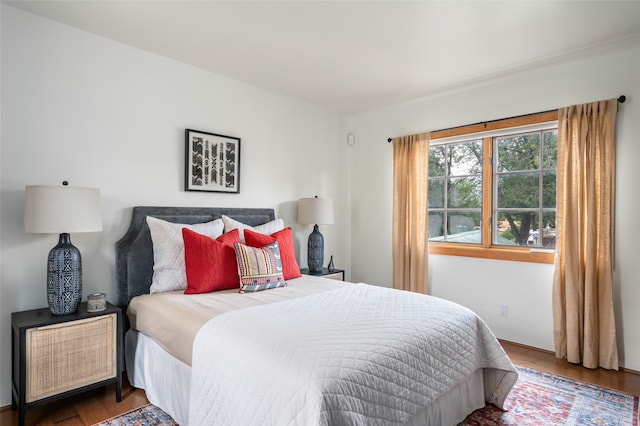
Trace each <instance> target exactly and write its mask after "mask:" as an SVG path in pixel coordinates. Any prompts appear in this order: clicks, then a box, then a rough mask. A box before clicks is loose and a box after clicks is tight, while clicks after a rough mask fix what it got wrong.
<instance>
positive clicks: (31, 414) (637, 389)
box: [0, 341, 640, 426]
mask: <svg viewBox="0 0 640 426" xmlns="http://www.w3.org/2000/svg"><path fill="white" fill-rule="evenodd" d="M501 343H502V346H503V347H504V348H505V350H506V351H507V353H508V354H509V357H511V360H512V361H513V362H514V363H515V364H518V365H522V366H525V367H530V368H535V369H537V370H542V371H546V372H549V373H553V374H557V375H559V376H564V377H569V378H572V379H576V380H581V381H584V382H588V383H593V384H596V385H600V386H605V387H608V388H612V389H616V390H618V391H621V392H626V393H630V394H632V395H636V396H640V374H639V373H638V372H632V371H610V370H603V369H597V370H589V369H586V368H583V367H580V366H577V365H572V364H569V363H568V362H566V361H562V360H559V359H557V358H556V357H555V356H554V355H553V354H552V353H551V352H548V351H542V350H539V349H535V348H531V347H527V346H523V345H519V344H515V343H511V342H505V341H501ZM147 402H148V401H147V398H146V396H145V393H144V391H142V390H139V389H133V388H131V386H129V384H128V382H127V381H126V380H124V384H123V389H122V402H120V403H116V402H115V389H114V387H113V386H108V387H105V388H103V389H98V390H95V391H92V392H87V393H85V394H83V395H80V396H76V397H72V398H68V399H66V400H62V401H59V402H56V403H51V404H48V405H45V406H42V407H37V408H33V409H30V410H27V416H26V422H25V424H26V425H46V426H49V425H61V426H85V425H86V426H90V425H92V424H94V423H96V422H99V421H102V420H105V419H108V418H111V417H113V416H116V415H118V414H121V413H125V412H127V411H130V410H133V409H135V408H137V407H140V406H142V405H145V404H146V403H147ZM17 424H18V413H17V411H12V410H11V407H10V406H6V407H2V409H1V410H0V425H2V426H5V425H6V426H15V425H17Z"/></svg>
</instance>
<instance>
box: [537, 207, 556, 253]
mask: <svg viewBox="0 0 640 426" xmlns="http://www.w3.org/2000/svg"><path fill="white" fill-rule="evenodd" d="M542 224H543V228H542V240H541V244H542V247H544V248H546V249H554V248H556V212H555V211H544V212H543V214H542Z"/></svg>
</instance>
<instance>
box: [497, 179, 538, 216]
mask: <svg viewBox="0 0 640 426" xmlns="http://www.w3.org/2000/svg"><path fill="white" fill-rule="evenodd" d="M497 179H498V202H497V205H498V208H521V207H529V208H539V207H540V204H539V199H540V178H539V177H538V173H513V174H504V175H499V176H498V177H497Z"/></svg>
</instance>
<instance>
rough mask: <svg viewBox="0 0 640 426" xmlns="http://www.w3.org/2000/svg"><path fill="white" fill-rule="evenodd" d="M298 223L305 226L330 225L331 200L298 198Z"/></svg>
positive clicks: (331, 222)
mask: <svg viewBox="0 0 640 426" xmlns="http://www.w3.org/2000/svg"><path fill="white" fill-rule="evenodd" d="M298 223H302V224H305V225H332V224H333V200H331V199H330V198H318V197H315V198H300V200H298Z"/></svg>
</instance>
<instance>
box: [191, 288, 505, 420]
mask: <svg viewBox="0 0 640 426" xmlns="http://www.w3.org/2000/svg"><path fill="white" fill-rule="evenodd" d="M268 291H278V289H274V290H268ZM478 369H483V372H484V399H485V401H488V402H492V403H493V404H495V405H497V406H500V407H501V406H502V404H503V403H504V400H505V398H506V396H507V394H508V393H509V391H510V390H511V387H512V386H513V385H514V384H515V382H516V380H517V372H516V370H515V368H514V367H513V365H512V364H511V361H510V360H509V358H508V357H507V356H506V354H505V353H504V351H503V349H502V347H501V346H500V344H499V343H498V342H497V340H496V338H495V337H494V335H493V333H492V332H491V330H489V328H488V327H487V326H486V324H485V323H484V322H483V321H482V320H481V319H480V318H479V317H478V316H476V315H475V314H474V313H473V312H471V311H470V310H468V309H466V308H464V307H462V306H460V305H457V304H455V303H452V302H448V301H445V300H442V299H438V298H435V297H431V296H425V295H419V294H415V293H410V292H406V291H399V290H392V289H388V288H382V287H377V286H370V285H366V284H353V285H350V286H347V287H344V288H340V289H336V290H332V291H328V292H325V293H320V294H314V295H310V296H306V297H302V298H298V299H293V300H287V301H283V302H278V303H274V304H269V305H264V306H258V307H251V308H246V309H241V310H238V311H232V312H228V313H225V314H222V315H219V316H217V317H215V318H213V319H212V320H210V321H209V322H208V323H207V324H206V325H205V326H204V327H203V328H202V329H201V330H200V331H199V332H198V335H197V336H196V339H195V342H194V348H193V362H192V381H191V401H190V408H189V420H190V421H189V424H190V425H193V426H195V425H217V424H220V425H351V424H363V425H373V424H380V425H390V424H405V423H407V422H409V421H411V420H412V419H413V418H414V416H416V414H417V413H419V412H420V410H422V409H423V408H424V407H426V406H428V405H429V404H430V403H431V402H432V401H434V400H436V399H437V398H438V397H439V396H440V395H442V394H444V393H446V392H447V391H449V390H450V389H452V388H453V387H454V386H456V385H457V384H459V383H462V382H463V381H465V380H466V378H467V377H469V376H470V375H472V374H473V373H474V372H476V371H477V370H478Z"/></svg>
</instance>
